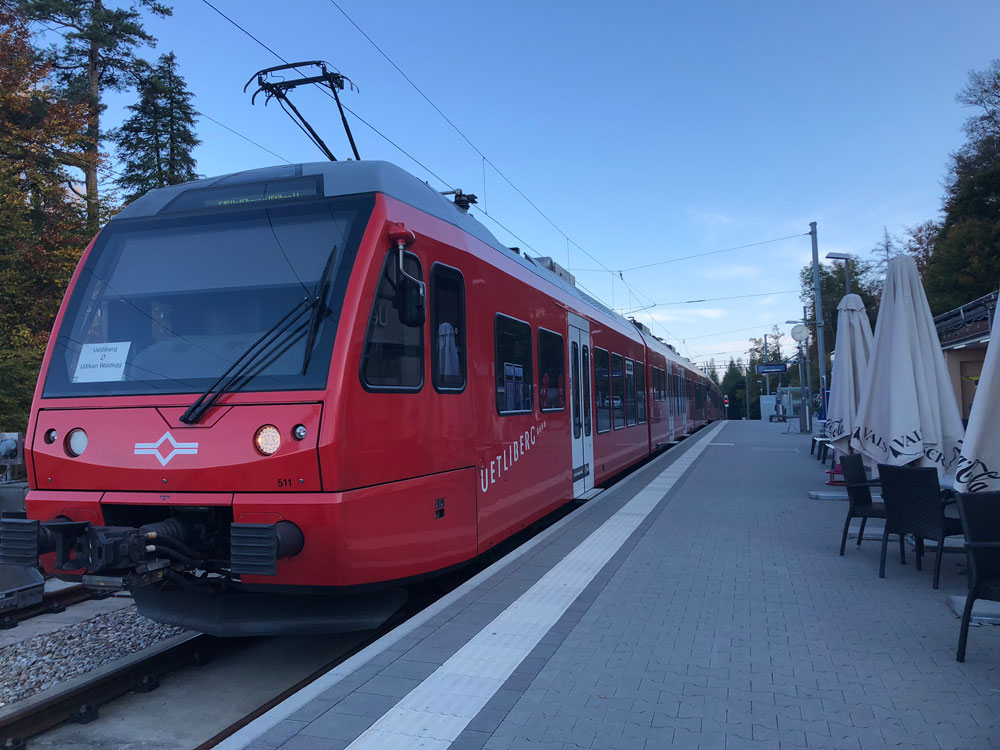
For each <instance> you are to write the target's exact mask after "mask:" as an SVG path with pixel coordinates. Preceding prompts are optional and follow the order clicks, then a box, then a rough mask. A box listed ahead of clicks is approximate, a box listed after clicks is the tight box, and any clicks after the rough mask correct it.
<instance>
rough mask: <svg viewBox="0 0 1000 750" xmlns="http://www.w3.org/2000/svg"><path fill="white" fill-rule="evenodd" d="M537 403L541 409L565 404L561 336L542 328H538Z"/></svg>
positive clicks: (564, 359) (560, 407) (564, 353)
mask: <svg viewBox="0 0 1000 750" xmlns="http://www.w3.org/2000/svg"><path fill="white" fill-rule="evenodd" d="M574 382H575V381H574ZM538 404H539V406H540V407H541V409H542V411H559V410H560V409H562V408H563V407H565V406H566V349H565V348H564V345H563V337H562V336H560V335H559V334H558V333H553V332H552V331H546V330H545V329H544V328H539V329H538Z"/></svg>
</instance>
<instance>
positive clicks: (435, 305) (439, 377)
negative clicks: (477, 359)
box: [430, 263, 466, 393]
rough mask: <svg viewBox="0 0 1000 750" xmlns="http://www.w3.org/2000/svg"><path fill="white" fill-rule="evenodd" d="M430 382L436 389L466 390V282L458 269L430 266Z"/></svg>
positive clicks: (440, 390)
mask: <svg viewBox="0 0 1000 750" xmlns="http://www.w3.org/2000/svg"><path fill="white" fill-rule="evenodd" d="M430 303H431V304H430V307H431V382H432V383H434V390H436V391H439V392H443V393H459V392H461V391H463V390H465V373H466V364H465V362H466V357H465V279H464V278H463V277H462V272H461V271H459V270H458V269H457V268H450V267H449V266H445V265H442V264H440V263H435V264H434V265H432V266H431V300H430Z"/></svg>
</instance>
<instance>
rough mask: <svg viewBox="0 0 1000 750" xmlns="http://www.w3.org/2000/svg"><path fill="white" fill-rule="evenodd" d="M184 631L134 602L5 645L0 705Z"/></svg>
mask: <svg viewBox="0 0 1000 750" xmlns="http://www.w3.org/2000/svg"><path fill="white" fill-rule="evenodd" d="M183 632H184V629H183V628H178V627H174V626H172V625H162V624H160V623H158V622H153V621H152V620H148V619H146V618H145V617H143V616H142V615H140V614H139V613H138V612H137V611H136V609H135V607H134V606H132V607H126V608H124V609H119V610H116V611H114V612H108V613H105V614H101V615H97V616H96V617H93V618H91V619H89V620H84V621H83V622H78V623H74V624H72V625H67V626H66V627H64V628H61V629H59V630H56V631H54V632H52V633H46V634H44V635H37V636H35V637H34V638H29V639H28V640H25V641H21V642H20V643H14V644H11V645H10V646H5V647H4V648H2V649H0V708H3V707H4V706H9V705H10V704H11V703H16V702H17V701H20V700H24V699H25V698H28V697H30V696H32V695H34V694H35V693H40V692H42V691H43V690H48V689H49V688H51V687H54V686H56V685H58V684H59V683H61V682H65V681H66V680H68V679H70V678H71V677H76V676H77V675H81V674H83V673H85V672H89V671H91V670H93V669H96V668H97V667H100V666H103V665H104V664H107V663H108V662H112V661H114V660H115V659H121V658H122V657H123V656H128V655H129V654H134V653H135V652H136V651H142V650H143V649H145V648H149V647H150V646H152V645H153V644H154V643H156V642H157V641H162V640H163V639H164V638H170V637H171V636H174V635H179V634H180V633H183Z"/></svg>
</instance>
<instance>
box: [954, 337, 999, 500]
mask: <svg viewBox="0 0 1000 750" xmlns="http://www.w3.org/2000/svg"><path fill="white" fill-rule="evenodd" d="M997 322H998V321H996V320H994V323H993V325H994V327H995V326H996V324H997ZM994 331H995V328H994ZM997 339H1000V335H998V334H997V333H994V334H993V336H992V337H991V338H990V346H989V349H987V350H986V361H984V362H983V372H982V374H981V375H980V377H979V385H978V386H977V387H976V397H975V399H973V401H972V413H971V414H969V427H968V429H966V431H965V441H964V442H963V443H962V456H961V458H959V459H958V470H957V471H956V472H955V489H956V490H958V491H959V492H989V491H993V490H1000V417H998V414H1000V343H997Z"/></svg>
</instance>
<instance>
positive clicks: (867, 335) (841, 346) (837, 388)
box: [826, 294, 872, 452]
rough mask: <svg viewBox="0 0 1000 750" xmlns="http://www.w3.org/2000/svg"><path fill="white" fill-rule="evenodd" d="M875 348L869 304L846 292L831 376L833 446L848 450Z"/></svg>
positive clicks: (840, 309) (828, 422) (839, 314)
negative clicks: (867, 308)
mask: <svg viewBox="0 0 1000 750" xmlns="http://www.w3.org/2000/svg"><path fill="white" fill-rule="evenodd" d="M871 350H872V327H871V323H869V322H868V315H867V313H865V303H864V302H862V301H861V297H859V296H858V295H857V294H848V295H845V296H844V298H843V299H842V300H840V304H839V305H837V345H836V348H835V349H834V351H835V352H836V355H837V356H836V357H834V360H833V374H832V375H831V378H830V405H829V407H828V408H827V416H826V435H827V437H828V438H829V439H830V442H831V443H833V446H834V447H835V448H836V449H837V450H839V451H841V452H846V451H847V446H848V443H849V442H850V440H851V435H852V434H854V417H855V415H856V414H857V413H858V404H859V403H860V401H861V390H862V386H863V384H864V378H865V372H866V370H867V369H868V359H869V357H870V355H871Z"/></svg>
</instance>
